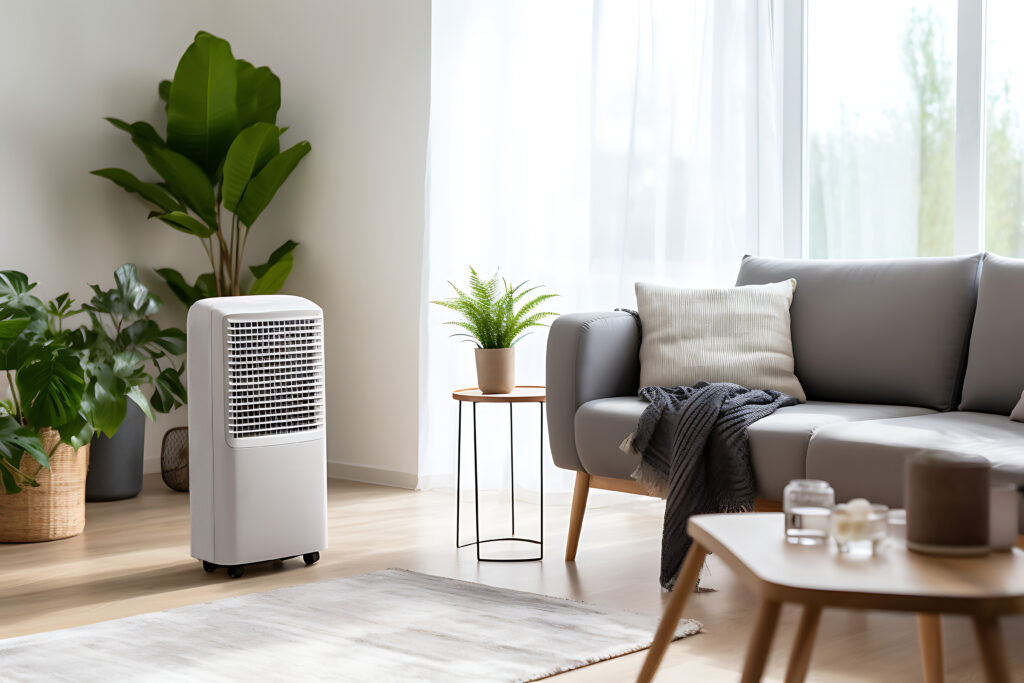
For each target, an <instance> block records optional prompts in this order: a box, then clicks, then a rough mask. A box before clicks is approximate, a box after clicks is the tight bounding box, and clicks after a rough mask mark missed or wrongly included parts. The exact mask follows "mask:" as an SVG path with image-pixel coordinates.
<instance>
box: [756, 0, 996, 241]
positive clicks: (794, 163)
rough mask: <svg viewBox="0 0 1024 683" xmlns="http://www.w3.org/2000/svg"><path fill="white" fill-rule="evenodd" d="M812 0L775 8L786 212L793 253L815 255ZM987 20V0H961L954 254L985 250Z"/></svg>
mask: <svg viewBox="0 0 1024 683" xmlns="http://www.w3.org/2000/svg"><path fill="white" fill-rule="evenodd" d="M813 1H814V0H777V4H776V5H775V8H774V12H773V18H774V19H775V21H776V26H778V27H780V29H781V30H780V31H779V32H778V33H777V35H779V36H780V37H781V40H780V41H779V42H778V43H777V44H776V46H777V47H776V50H777V54H776V63H778V64H781V70H780V73H779V74H778V88H779V92H781V94H782V95H781V100H782V102H781V110H782V125H781V129H782V130H781V134H782V141H781V145H782V169H781V173H782V218H783V237H784V254H785V256H787V257H789V258H808V257H809V255H810V244H809V234H810V232H809V223H808V213H809V212H808V206H809V204H808V202H809V190H808V178H809V172H808V171H809V163H808V155H807V6H808V3H810V2H813ZM985 18H986V0H957V27H956V124H955V125H956V143H955V144H956V161H955V168H954V174H955V180H954V183H955V184H954V198H953V202H954V205H953V215H954V218H953V253H954V254H955V255H961V254H973V253H977V252H979V251H984V250H985V46H986V36H985V24H986V19H985Z"/></svg>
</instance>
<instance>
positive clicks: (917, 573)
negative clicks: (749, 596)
mask: <svg viewBox="0 0 1024 683" xmlns="http://www.w3.org/2000/svg"><path fill="white" fill-rule="evenodd" d="M687 531H688V532H689V534H690V536H692V537H693V538H694V539H695V540H696V541H698V542H699V543H700V544H701V545H702V546H704V548H705V549H706V550H708V551H709V552H712V553H715V554H716V555H717V556H718V557H720V558H722V559H723V561H725V562H726V564H728V565H729V566H730V567H731V568H732V569H733V570H735V571H736V572H737V573H738V574H739V575H740V576H741V577H742V578H743V580H744V581H745V582H746V583H747V584H748V585H750V586H751V587H752V588H753V589H754V590H755V591H757V592H758V593H759V594H760V595H761V597H762V598H764V599H769V600H777V601H779V602H799V603H805V604H816V605H821V606H826V607H829V606H831V607H851V608H860V609H883V610H898V611H911V612H942V613H959V614H971V615H984V616H997V615H1002V614H1018V613H1024V551H1021V550H1019V549H1017V548H1015V549H1013V551H1011V552H994V553H991V554H989V555H988V556H986V557H976V558H963V557H933V556H929V555H921V554H918V553H914V552H910V551H908V550H907V549H906V545H905V544H904V543H903V541H901V540H897V539H892V538H891V539H888V540H887V541H886V543H885V547H884V549H883V551H882V552H881V553H880V554H879V555H877V556H874V557H857V556H849V555H844V554H840V553H839V552H838V550H837V549H836V547H835V544H834V543H832V542H831V541H829V542H828V543H825V544H823V545H818V546H802V545H794V544H791V543H787V542H786V539H785V523H784V517H783V515H782V513H778V512H772V513H745V514H725V515H696V516H694V517H691V518H690V521H689V524H688V526H687Z"/></svg>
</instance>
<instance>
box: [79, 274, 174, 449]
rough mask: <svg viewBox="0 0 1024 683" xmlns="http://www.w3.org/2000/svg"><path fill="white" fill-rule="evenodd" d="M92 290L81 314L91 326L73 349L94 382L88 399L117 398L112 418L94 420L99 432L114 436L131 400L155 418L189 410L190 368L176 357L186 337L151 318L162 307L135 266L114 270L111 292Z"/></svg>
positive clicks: (81, 333)
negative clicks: (148, 388) (145, 389)
mask: <svg viewBox="0 0 1024 683" xmlns="http://www.w3.org/2000/svg"><path fill="white" fill-rule="evenodd" d="M89 287H91V288H92V291H93V297H92V299H91V300H90V301H89V303H87V304H84V305H83V306H82V309H83V310H84V311H85V313H86V314H87V315H88V316H89V321H90V324H89V325H88V326H83V327H80V328H79V329H78V330H76V331H75V333H74V335H73V338H72V345H73V348H75V349H76V350H78V351H79V353H80V355H81V358H82V362H83V365H84V367H85V369H86V374H87V375H88V376H89V378H90V384H89V387H88V389H87V391H86V395H87V396H89V395H90V394H91V395H92V396H99V395H104V396H108V395H109V396H111V397H114V400H113V401H109V402H106V403H107V405H108V406H109V407H110V408H111V409H112V410H111V413H110V414H109V415H99V414H97V415H95V416H94V418H95V419H94V422H95V424H97V425H98V427H97V430H98V431H101V432H103V433H104V434H106V435H107V436H112V435H113V433H114V432H116V431H117V428H118V426H119V425H120V424H121V422H122V421H123V420H124V416H125V412H126V411H127V401H128V399H131V400H132V401H134V402H135V403H136V404H137V405H138V406H139V407H140V408H142V411H143V412H144V413H146V414H147V415H148V416H149V417H150V418H151V419H152V417H153V412H152V411H153V410H155V411H156V412H158V413H169V412H170V411H172V410H174V409H175V408H177V407H179V406H182V405H184V404H185V402H186V401H187V400H188V395H187V393H186V391H185V387H184V385H183V384H182V381H181V375H182V373H183V372H184V370H185V364H184V362H183V361H182V362H181V363H176V361H175V360H174V357H175V356H181V355H183V354H184V353H185V348H186V343H185V333H184V332H183V331H182V330H180V329H178V328H176V327H168V328H162V327H160V325H159V324H157V323H156V322H155V321H154V320H152V319H151V317H152V316H153V315H156V313H157V312H158V311H159V310H160V308H161V306H162V302H161V301H160V298H159V297H157V296H156V295H155V294H152V293H151V292H150V291H149V289H148V288H147V287H146V286H145V285H144V284H142V282H140V281H139V274H138V270H137V269H136V268H135V266H134V265H132V264H131V263H126V264H124V265H123V266H121V267H120V268H118V269H117V270H116V271H114V287H113V288H112V289H108V290H103V289H101V288H100V287H99V286H98V285H89ZM146 384H149V385H152V387H153V392H152V394H151V395H150V397H149V398H148V399H147V398H146V396H145V394H143V393H142V389H141V387H142V386H143V385H146ZM90 390H91V391H90Z"/></svg>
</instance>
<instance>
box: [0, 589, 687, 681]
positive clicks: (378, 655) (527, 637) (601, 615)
mask: <svg viewBox="0 0 1024 683" xmlns="http://www.w3.org/2000/svg"><path fill="white" fill-rule="evenodd" d="M657 622H658V619H657V617H652V616H644V615H639V614H634V613H632V612H624V611H620V610H612V609H605V608H603V607H597V606H594V605H588V604H586V603H582V602H573V601H569V600H562V599H559V598H552V597H547V596H543V595H535V594H533V593H523V592H520V591H512V590H506V589H503V588H494V587H492V586H484V585H482V584H478V583H471V582H467V581H457V580H455V579H448V578H442V577H438V576H429V575H427V574H418V573H416V572H411V571H406V570H404V569H387V570H384V571H378V572H372V573H369V574H359V575H357V576H349V577H344V578H339V579H332V580H329V581H320V582H316V583H308V584H303V585H300V586H291V587H289V588H280V589H277V590H272V591H266V592H263V593H250V594H248V595H242V596H238V597H234V598H226V599H224V600H217V601H214V602H207V603H202V604H198V605H189V606H187V607H179V608H177V609H172V610H167V611H164V612H152V613H150V614H141V615H138V616H134V617H127V618H124V619H116V620H113V621H105V622H101V623H98V624H89V625H87V626H79V627H76V628H69V629H64V630H61V631H50V632H47V633H37V634H34V635H30V636H22V637H18V638H10V639H7V640H0V681H4V682H5V683H6V682H8V681H12V682H17V683H21V682H22V681H48V682H49V681H75V682H78V681H128V680H130V681H283V680H303V679H305V680H315V681H373V682H374V683H384V682H385V681H474V682H480V681H533V680H537V679H540V678H544V677H546V676H550V675H552V674H555V673H559V672H562V671H569V670H572V669H576V668H579V667H581V666H585V665H587V664H592V663H594V662H599V661H602V660H605V659H611V658H612V657H617V656H619V655H624V654H628V653H630V652H636V651H638V650H642V649H644V648H646V647H648V646H649V645H650V643H651V639H652V637H653V634H654V630H655V628H656V627H657ZM700 630H701V624H700V623H699V622H696V621H692V620H685V619H684V620H683V621H681V622H680V624H679V629H678V630H677V632H676V637H677V638H682V637H684V636H689V635H693V634H695V633H698V632H699V631H700Z"/></svg>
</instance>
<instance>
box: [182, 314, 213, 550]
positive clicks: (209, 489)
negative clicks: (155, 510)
mask: <svg viewBox="0 0 1024 683" xmlns="http://www.w3.org/2000/svg"><path fill="white" fill-rule="evenodd" d="M213 314H214V312H213V310H212V309H211V308H210V307H209V306H208V305H205V304H204V303H203V302H201V301H200V302H198V303H196V304H195V305H193V307H192V310H191V311H189V316H188V357H187V365H188V399H189V400H188V428H189V429H188V449H189V469H188V487H189V527H190V530H191V554H192V557H195V558H197V559H200V560H207V561H211V562H212V561H214V560H213V557H214V519H213V515H214V510H213V484H214V479H213V477H214V473H213V410H212V405H211V401H210V397H211V391H210V385H211V381H212V378H213V367H212V365H213V359H214V358H215V357H216V356H214V354H213V348H212V335H211V334H210V330H211V328H212V317H213Z"/></svg>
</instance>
